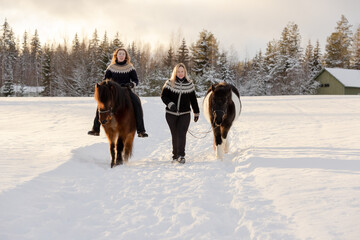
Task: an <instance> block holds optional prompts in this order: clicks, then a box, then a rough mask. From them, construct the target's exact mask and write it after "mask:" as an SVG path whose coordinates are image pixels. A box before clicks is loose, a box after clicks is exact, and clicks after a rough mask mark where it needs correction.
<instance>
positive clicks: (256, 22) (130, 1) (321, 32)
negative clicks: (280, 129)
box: [0, 0, 360, 60]
mask: <svg viewBox="0 0 360 240" xmlns="http://www.w3.org/2000/svg"><path fill="white" fill-rule="evenodd" d="M342 14H343V15H345V17H346V18H347V19H348V21H349V23H350V24H351V25H353V28H352V30H353V31H355V29H356V28H357V27H358V26H359V25H360V1H359V0H338V1H335V0H298V1H292V0H219V1H213V0H180V1H179V0H176V1H174V0H116V1H114V0H103V1H99V0H61V1H57V0H0V16H1V21H2V22H1V24H3V22H4V20H5V18H6V19H7V21H8V23H9V24H10V26H11V27H12V29H13V31H14V32H15V35H16V36H17V37H19V38H20V40H21V39H22V36H23V34H24V32H25V31H27V32H28V33H29V34H30V35H32V34H33V33H34V31H35V29H37V30H38V34H39V36H40V39H41V43H42V44H44V43H46V42H50V43H52V42H53V41H56V42H58V43H62V42H63V39H67V40H68V41H70V42H71V41H72V40H73V38H74V36H75V33H78V35H79V36H80V38H82V36H88V38H91V35H92V33H93V32H94V30H95V29H97V31H98V34H99V37H100V39H102V37H103V35H104V33H105V31H107V33H108V37H110V39H111V38H113V37H114V35H115V33H116V32H119V34H120V39H121V40H122V41H124V42H126V43H129V42H131V41H142V42H144V43H146V42H148V43H151V45H152V46H156V45H159V44H161V43H163V44H164V45H165V47H168V44H169V43H170V41H171V39H175V40H177V39H178V38H179V37H180V38H182V37H184V38H185V40H186V42H187V44H188V45H190V44H191V43H192V42H194V41H196V40H197V39H198V37H199V32H200V31H202V30H203V29H206V30H208V31H210V32H212V33H214V35H215V37H216V38H217V39H218V40H219V42H220V48H221V49H224V50H229V49H230V48H231V47H232V48H233V49H235V50H236V51H237V53H238V56H239V59H240V60H241V59H245V58H252V57H254V55H255V53H256V52H258V51H259V50H260V49H261V50H262V51H265V49H266V44H267V43H268V42H269V41H271V40H273V39H280V36H281V32H282V30H283V28H284V27H285V26H286V25H287V24H288V23H289V22H294V23H296V24H298V26H299V29H300V34H301V37H302V45H303V46H305V45H306V43H307V42H308V40H309V39H310V40H312V42H313V43H314V42H316V40H319V41H320V45H321V47H322V48H324V46H325V44H326V38H327V37H328V36H329V35H330V34H331V33H332V32H333V31H334V29H335V26H336V22H338V21H339V20H340V17H341V15H342Z"/></svg>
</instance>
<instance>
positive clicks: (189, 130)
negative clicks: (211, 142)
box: [188, 126, 212, 139]
mask: <svg viewBox="0 0 360 240" xmlns="http://www.w3.org/2000/svg"><path fill="white" fill-rule="evenodd" d="M211 130H212V127H211V126H210V128H209V130H208V131H206V132H194V131H192V130H191V129H188V133H190V135H191V136H193V137H194V138H197V139H203V138H205V137H206V136H207V134H208V133H209V132H211ZM196 134H204V136H201V137H199V136H196Z"/></svg>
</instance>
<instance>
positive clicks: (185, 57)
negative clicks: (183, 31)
mask: <svg viewBox="0 0 360 240" xmlns="http://www.w3.org/2000/svg"><path fill="white" fill-rule="evenodd" d="M176 59H177V62H178V63H183V64H185V67H186V69H187V70H188V71H189V72H191V68H190V65H189V63H190V55H189V49H188V47H187V46H186V41H185V38H183V40H182V42H181V45H180V47H179V49H178V51H177V56H176Z"/></svg>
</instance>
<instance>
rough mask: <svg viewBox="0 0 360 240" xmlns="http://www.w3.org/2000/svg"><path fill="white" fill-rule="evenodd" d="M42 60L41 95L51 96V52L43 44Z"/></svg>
mask: <svg viewBox="0 0 360 240" xmlns="http://www.w3.org/2000/svg"><path fill="white" fill-rule="evenodd" d="M43 53H44V54H43V61H42V81H41V82H42V86H43V87H44V90H43V91H42V93H41V95H43V96H52V81H51V78H52V74H51V57H52V52H51V49H50V47H49V46H47V45H46V44H45V46H44V50H43Z"/></svg>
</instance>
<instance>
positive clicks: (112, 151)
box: [110, 143, 115, 168]
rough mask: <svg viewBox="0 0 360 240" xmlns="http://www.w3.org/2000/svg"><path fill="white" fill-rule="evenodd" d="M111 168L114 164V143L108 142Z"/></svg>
mask: <svg viewBox="0 0 360 240" xmlns="http://www.w3.org/2000/svg"><path fill="white" fill-rule="evenodd" d="M110 155H111V165H110V166H111V168H112V167H114V165H115V144H114V143H110Z"/></svg>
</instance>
